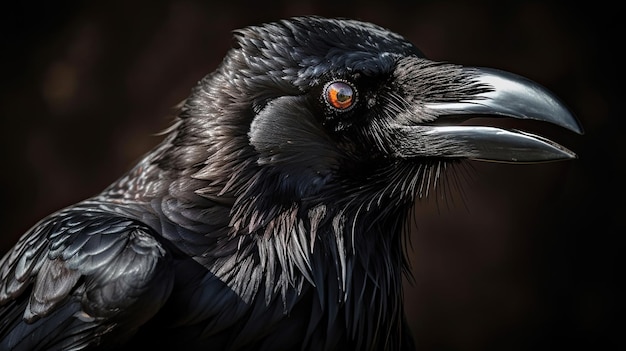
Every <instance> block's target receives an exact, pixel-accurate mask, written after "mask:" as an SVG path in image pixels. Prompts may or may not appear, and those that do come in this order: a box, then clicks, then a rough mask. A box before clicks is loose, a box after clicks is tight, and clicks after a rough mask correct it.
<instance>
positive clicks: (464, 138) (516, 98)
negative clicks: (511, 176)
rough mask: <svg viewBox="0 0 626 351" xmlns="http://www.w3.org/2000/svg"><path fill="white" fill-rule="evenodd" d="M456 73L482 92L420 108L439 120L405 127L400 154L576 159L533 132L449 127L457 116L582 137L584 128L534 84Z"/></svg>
mask: <svg viewBox="0 0 626 351" xmlns="http://www.w3.org/2000/svg"><path fill="white" fill-rule="evenodd" d="M442 68H443V67H442ZM454 69H456V70H459V72H460V75H461V76H463V77H469V78H468V80H467V81H471V82H472V84H476V86H480V87H482V89H480V90H479V91H478V92H477V93H475V94H468V95H464V96H463V97H462V98H460V99H452V100H453V101H451V99H445V101H437V100H435V101H427V102H424V103H423V104H422V105H421V106H420V107H419V108H420V110H421V112H422V113H427V114H429V115H431V116H434V117H436V120H435V121H436V123H430V124H429V123H417V124H412V125H409V124H404V125H403V126H402V127H400V128H399V129H400V133H399V134H400V138H399V142H398V143H397V144H396V148H395V152H396V155H397V156H400V157H403V158H413V157H450V158H470V159H476V160H483V161H495V162H544V161H556V160H565V159H572V158H576V154H575V153H573V152H572V151H570V150H568V149H566V148H565V147H563V146H561V145H559V144H557V143H555V142H553V141H551V140H549V139H546V138H543V137H540V136H537V135H533V134H530V133H526V132H522V131H518V130H505V129H501V128H497V127H492V126H471V125H459V124H447V125H446V124H445V122H446V121H449V122H454V121H458V120H459V118H458V117H465V119H467V118H468V117H472V116H477V117H478V116H485V115H488V117H496V118H498V117H511V118H517V119H531V120H538V121H544V122H549V123H552V124H555V125H558V126H561V127H563V128H565V129H568V130H570V131H573V132H575V133H578V134H582V133H583V131H582V127H581V126H580V124H579V123H578V121H577V120H576V118H574V116H573V115H572V114H571V113H570V112H569V111H568V109H567V108H566V107H565V106H564V105H563V103H561V102H560V101H559V100H558V99H557V98H556V96H554V95H553V94H552V93H551V92H549V91H548V90H547V89H545V88H544V87H542V86H540V85H539V84H537V83H535V82H533V81H530V80H528V79H526V78H523V77H521V76H518V75H515V74H512V73H508V72H504V71H499V70H495V69H489V68H465V67H464V68H459V66H456V67H455V68H454ZM444 89H445V88H444ZM454 89H457V88H456V87H455V88H454ZM450 117H456V118H450ZM442 122H443V123H442Z"/></svg>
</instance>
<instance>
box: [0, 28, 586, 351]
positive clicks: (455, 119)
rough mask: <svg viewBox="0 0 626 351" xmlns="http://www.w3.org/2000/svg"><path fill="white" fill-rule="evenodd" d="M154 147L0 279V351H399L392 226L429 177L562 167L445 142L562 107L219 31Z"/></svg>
mask: <svg viewBox="0 0 626 351" xmlns="http://www.w3.org/2000/svg"><path fill="white" fill-rule="evenodd" d="M235 39H236V40H235V43H234V45H233V48H232V49H231V50H230V51H229V52H228V53H227V54H226V57H225V58H224V60H223V62H222V63H221V65H220V66H219V67H218V68H217V69H216V70H215V71H214V72H213V73H210V74H209V75H207V76H206V77H204V78H203V79H202V80H201V81H200V82H199V83H198V85H197V86H196V87H195V88H194V89H193V90H192V92H191V95H190V97H189V98H188V99H187V100H186V101H185V103H184V104H183V105H182V107H181V109H180V112H179V114H178V116H177V119H176V121H175V123H174V125H173V126H172V127H171V128H170V129H169V130H168V133H167V136H166V137H165V138H164V140H163V142H162V143H161V144H160V145H159V146H158V147H156V148H155V149H154V150H152V151H151V152H149V153H148V154H147V155H146V156H145V157H144V158H143V159H142V160H141V161H140V162H139V163H138V164H137V165H136V166H135V167H134V168H133V169H132V170H130V171H129V172H128V173H127V174H125V175H124V176H123V177H121V178H120V179H119V180H118V181H116V182H114V183H113V184H112V185H111V186H109V187H108V188H107V189H105V190H104V191H103V192H102V193H100V194H98V195H97V196H95V197H93V198H90V199H87V200H85V201H83V202H80V203H78V204H75V205H73V206H70V207H68V208H65V209H63V210H60V211H59V212H57V213H54V214H52V215H50V216H48V217H46V218H44V219H43V220H41V221H40V222H39V223H37V224H36V225H35V226H34V227H33V228H32V229H30V230H29V231H28V232H27V233H26V234H24V235H23V236H22V237H21V239H20V240H19V241H18V243H17V244H16V245H15V247H13V248H12V249H11V250H10V251H9V252H8V253H7V254H6V255H5V256H4V258H2V261H0V275H1V276H0V278H1V281H0V349H2V350H44V349H45V350H48V349H68V350H69V349H71V350H76V349H82V348H100V349H108V348H114V349H119V348H123V347H129V348H130V347H132V348H137V349H140V348H141V349H143V348H146V347H149V346H150V345H156V347H162V348H179V349H218V350H239V349H244V350H256V349H259V350H292V349H311V350H333V349H342V350H383V349H389V350H396V349H411V348H413V341H412V337H411V335H410V331H409V329H408V327H407V325H406V322H405V319H404V312H403V301H402V277H403V273H404V272H405V271H406V270H407V258H406V257H405V249H404V246H403V245H404V244H403V233H404V232H405V230H404V229H405V228H406V224H405V223H406V222H407V217H408V215H409V212H410V210H411V207H412V205H413V204H414V201H415V199H416V198H418V197H421V196H425V194H426V192H427V188H428V187H431V186H433V185H434V182H436V181H437V178H438V177H439V176H440V174H441V172H444V171H445V169H446V167H447V166H446V165H449V164H452V163H454V162H459V161H460V160H463V159H475V160H487V161H499V162H540V161H550V160H561V159H572V158H574V157H576V156H575V154H574V153H572V152H571V151H569V150H567V149H566V148H564V147H562V146H560V145H558V144H556V143H554V142H552V141H550V140H548V139H545V138H542V137H539V136H536V135H532V134H529V133H525V132H521V131H512V130H504V129H500V128H496V127H489V126H476V125H473V126H472V125H468V124H461V123H459V121H461V120H466V119H468V118H470V117H473V116H481V115H482V116H484V115H490V116H493V117H498V118H499V117H512V118H518V119H534V120H540V121H547V122H551V123H553V124H556V125H559V126H561V127H564V128H566V129H569V130H571V131H574V132H577V133H580V132H581V127H580V126H579V125H578V122H577V121H576V120H575V119H574V117H573V116H572V115H571V114H570V113H569V112H568V111H567V110H566V108H565V107H564V106H563V105H562V104H561V103H560V102H559V101H558V100H557V99H556V98H555V97H554V96H553V95H552V94H551V93H549V92H548V91H546V90H545V89H544V88H542V87H540V86H539V85H537V84H536V83H533V82H531V81H529V80H526V79H524V78H522V77H519V76H516V75H514V74H511V73H505V72H502V71H498V70H494V69H487V68H470V67H463V66H459V65H454V64H450V63H438V62H433V61H430V60H428V59H426V58H424V56H423V55H422V53H421V52H420V51H419V50H418V49H417V48H416V47H415V46H413V45H412V44H411V43H410V42H408V41H407V40H405V39H404V38H403V37H401V36H400V35H398V34H394V33H392V32H389V31H387V30H385V29H383V28H381V27H378V26H376V25H372V24H369V23H364V22H359V21H353V20H339V19H324V18H319V17H300V18H293V19H289V20H283V21H279V22H276V23H270V24H265V25H261V26H255V27H249V28H245V29H241V30H237V31H236V32H235Z"/></svg>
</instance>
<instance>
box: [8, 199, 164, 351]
mask: <svg viewBox="0 0 626 351" xmlns="http://www.w3.org/2000/svg"><path fill="white" fill-rule="evenodd" d="M153 234H154V233H153V231H152V230H151V229H150V228H149V227H148V226H146V225H145V224H143V223H141V222H139V221H137V220H134V219H131V218H127V217H124V216H120V215H118V214H115V213H111V212H108V211H105V210H101V209H97V208H90V207H84V206H83V207H81V206H73V207H70V208H68V209H65V210H62V211H59V212H57V213H55V214H53V215H50V216H48V217H46V218H44V219H43V220H41V221H40V222H39V223H37V224H36V225H35V226H34V227H32V228H31V229H30V230H29V231H28V232H27V233H26V234H24V235H23V236H22V237H21V238H20V240H19V241H18V243H17V244H16V245H15V246H14V247H13V248H12V249H11V250H10V251H9V252H8V253H6V254H5V256H4V257H3V258H2V259H1V260H0V319H2V322H1V323H0V336H1V338H0V345H3V347H8V348H16V349H20V348H21V347H26V349H28V348H29V347H30V346H29V345H30V344H29V345H26V344H27V343H29V342H45V343H47V344H46V345H47V346H50V347H52V346H59V345H65V346H67V345H74V346H76V345H78V344H81V343H84V344H89V343H91V342H92V341H94V342H95V340H84V339H82V338H83V337H87V338H93V337H94V335H103V334H105V333H108V332H109V331H114V329H115V327H114V326H115V325H119V324H120V323H122V324H125V328H128V330H132V329H135V328H137V326H138V325H140V324H142V323H144V322H145V321H146V320H147V319H149V318H150V317H151V316H152V315H154V314H155V313H156V312H157V311H158V310H159V308H160V307H161V306H162V305H163V303H164V302H165V301H166V300H167V296H168V295H169V294H170V291H171V287H172V282H173V271H172V267H171V266H172V264H171V254H170V253H169V251H168V249H167V248H166V247H165V246H164V245H163V244H162V243H161V242H159V239H158V237H157V236H155V235H153ZM29 330H30V332H31V333H32V332H34V331H35V330H37V331H38V333H36V334H35V335H38V338H39V339H41V340H39V339H38V340H37V341H34V339H37V338H24V336H25V335H29ZM94 331H96V333H93V332H94ZM12 334H15V335H16V338H12V337H11V335H12ZM112 334H114V333H112ZM99 337H100V336H99ZM98 342H99V341H98ZM5 343H10V344H11V345H9V344H7V345H4V344H5ZM33 345H34V344H33ZM65 346H64V347H65ZM0 348H1V347H0Z"/></svg>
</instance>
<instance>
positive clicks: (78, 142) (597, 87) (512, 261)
mask: <svg viewBox="0 0 626 351" xmlns="http://www.w3.org/2000/svg"><path fill="white" fill-rule="evenodd" d="M13 6H14V7H13V9H11V10H9V9H8V8H6V7H5V8H4V9H3V11H2V14H1V15H0V16H2V18H1V23H2V24H1V25H2V27H1V28H2V39H0V40H1V43H2V46H1V50H2V51H1V53H2V54H1V55H0V70H1V72H0V77H1V78H0V118H1V121H2V137H1V138H0V141H1V145H0V152H1V158H0V160H1V162H2V171H1V172H0V184H1V186H0V195H1V201H2V212H0V213H1V218H0V221H1V223H2V224H3V231H2V233H1V234H0V253H1V252H4V251H6V250H7V249H8V247H9V246H10V245H12V244H13V243H14V242H15V241H16V240H17V238H18V236H19V235H21V234H22V233H23V232H24V231H26V230H27V229H28V228H29V227H30V226H31V225H33V224H34V223H35V222H36V221H37V220H38V219H40V218H42V217H43V216H45V215H47V214H49V213H50V212H53V211H55V210H57V209H60V208H62V207H64V206H67V205H70V204H72V203H74V202H77V201H79V200H82V199H84V198H86V197H89V196H91V195H93V194H95V193H97V192H99V191H100V190H101V189H103V188H104V187H105V186H106V185H108V184H109V183H111V182H112V181H114V180H115V179H116V178H117V177H118V176H120V175H121V174H122V173H123V172H124V171H125V170H127V169H128V168H130V167H131V166H132V164H133V163H134V162H135V161H136V160H137V159H138V158H139V157H140V156H141V155H142V154H143V153H145V152H146V151H148V150H149V149H150V148H151V147H152V146H154V145H155V144H156V143H157V142H158V141H159V140H160V137H158V136H156V135H155V134H156V133H158V132H160V131H162V130H163V129H164V128H166V127H167V126H169V124H170V121H171V120H172V117H171V107H172V106H174V105H175V104H177V103H178V102H180V101H181V100H183V99H184V98H185V97H186V96H187V94H188V92H189V90H190V88H191V87H192V86H193V85H194V84H195V83H196V82H197V81H198V80H199V79H200V78H201V77H202V76H203V75H205V74H206V73H208V72H210V71H212V70H213V69H214V68H215V67H216V66H217V65H218V63H219V62H220V60H221V58H222V56H223V55H224V53H225V52H226V50H227V49H228V48H229V46H230V44H231V35H230V31H231V30H233V29H236V28H239V27H242V26H246V25H251V24H259V23H261V22H265V21H271V20H277V19H280V18H283V17H289V16H294V15H305V14H318V15H323V16H329V17H337V16H339V17H351V18H356V19H362V20H366V21H370V22H374V23H377V24H379V25H382V26H384V27H387V28H390V29H392V30H393V31H395V32H398V33H400V34H402V35H404V36H405V37H407V38H408V39H409V40H411V41H412V42H414V43H415V44H416V45H417V46H418V47H420V48H421V49H422V51H423V52H424V53H425V54H426V55H427V56H428V57H430V58H431V59H435V60H443V61H450V62H454V63H459V64H464V65H477V66H489V67H495V68H500V69H504V70H508V71H512V72H514V73H518V74H521V75H524V76H526V77H528V78H531V79H533V80H535V81H537V82H539V83H541V84H542V85H544V86H546V87H548V88H549V89H550V90H552V91H554V92H555V93H556V94H557V95H558V96H560V97H561V99H562V100H563V101H565V102H566V104H567V105H568V106H569V107H570V108H571V110H572V111H573V112H574V114H575V115H577V116H578V118H579V119H580V121H581V122H582V124H583V126H584V128H585V132H586V134H585V135H584V136H578V135H575V134H573V133H569V132H567V131H562V130H559V128H554V127H552V126H546V125H539V126H538V125H536V124H533V125H528V124H524V128H525V129H530V130H531V131H535V132H540V133H541V134H543V135H545V136H548V137H550V138H553V139H556V140H558V141H559V142H560V143H562V144H564V145H566V146H568V147H569V148H571V149H573V150H574V151H576V152H577V153H578V155H579V159H578V160H575V161H571V162H560V163H551V164H541V165H506V164H485V163H478V162H472V163H470V164H471V169H472V170H471V171H470V172H469V174H470V175H469V176H461V179H462V180H461V182H462V187H461V188H462V191H461V192H459V191H458V189H457V188H458V187H454V186H453V187H452V189H451V190H448V191H445V190H441V188H439V190H437V191H435V192H434V193H433V194H431V195H434V196H431V197H430V198H429V199H427V200H422V201H418V203H417V206H416V219H415V226H414V227H416V230H414V231H413V232H412V244H413V245H412V246H413V248H412V249H411V251H410V252H411V256H412V260H413V262H412V263H413V272H414V276H415V283H414V285H412V286H407V289H406V292H405V293H406V301H407V307H406V308H407V312H408V317H409V322H410V323H411V326H412V328H413V330H414V332H415V335H416V338H417V342H418V345H419V346H420V347H421V350H537V349H557V348H559V349H560V348H573V347H583V348H587V349H602V348H605V347H611V348H615V347H617V346H621V347H623V346H624V341H623V338H622V337H621V334H623V333H624V322H623V313H624V309H623V304H621V301H620V300H621V298H622V296H623V291H618V289H617V285H618V280H623V277H624V274H623V267H622V260H621V259H620V258H621V257H619V255H621V254H622V253H623V252H624V245H623V244H622V243H621V242H619V241H618V239H619V238H620V237H622V236H623V235H624V234H626V230H625V226H624V224H623V220H622V218H620V215H622V216H623V214H624V213H625V211H624V210H625V209H626V206H625V205H624V195H625V194H624V188H623V187H622V184H621V181H622V180H624V170H623V166H622V165H623V164H624V161H625V157H624V153H625V152H626V147H625V145H626V143H624V142H623V141H622V140H623V139H621V136H622V133H623V132H624V129H623V124H624V123H623V112H622V111H621V110H618V99H619V98H622V99H623V94H624V89H623V88H618V84H617V83H618V81H621V79H622V75H623V74H622V73H621V71H622V70H623V69H622V68H619V67H620V65H622V57H623V56H622V55H621V54H619V53H618V51H619V50H621V46H623V25H621V24H618V23H619V22H620V21H621V18H620V15H619V14H621V12H620V11H618V10H617V8H611V7H610V6H608V5H605V4H603V3H601V2H598V1H596V2H591V3H587V4H585V6H584V7H582V6H578V5H573V3H571V2H569V3H563V4H559V3H556V2H539V1H507V2H506V4H503V3H501V2H496V1H494V2H475V3H473V4H469V3H468V2H465V1H415V2H412V4H409V3H408V2H407V1H391V0H387V1H381V2H370V1H350V0H342V1H332V2H322V1H297V0H291V1H275V2H272V5H268V4H266V3H265V2H262V1H235V0H233V1H225V2H209V1H207V2H201V1H190V0H188V1H184V0H181V1H133V2H131V1H119V0H114V1H92V2H88V3H86V2H82V1H81V2H79V1H75V2H72V1H57V2H46V3H45V4H41V5H35V4H33V3H31V2H21V3H17V4H13ZM533 128H534V129H533ZM448 179H450V178H448Z"/></svg>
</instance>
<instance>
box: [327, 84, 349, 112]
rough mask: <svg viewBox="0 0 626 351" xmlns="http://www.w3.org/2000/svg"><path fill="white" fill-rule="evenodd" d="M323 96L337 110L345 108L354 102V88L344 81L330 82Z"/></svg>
mask: <svg viewBox="0 0 626 351" xmlns="http://www.w3.org/2000/svg"><path fill="white" fill-rule="evenodd" d="M325 95H326V96H325V98H326V102H328V104H329V105H330V106H332V107H334V108H336V109H338V110H345V109H348V108H350V107H351V106H352V104H353V103H354V100H355V99H354V97H355V92H354V88H353V87H352V86H351V85H350V84H348V83H345V82H332V83H330V84H328V86H327V87H326V90H325Z"/></svg>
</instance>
